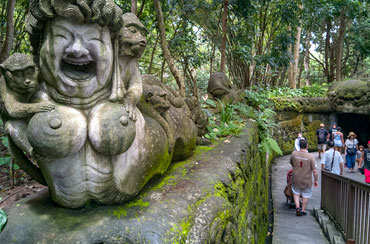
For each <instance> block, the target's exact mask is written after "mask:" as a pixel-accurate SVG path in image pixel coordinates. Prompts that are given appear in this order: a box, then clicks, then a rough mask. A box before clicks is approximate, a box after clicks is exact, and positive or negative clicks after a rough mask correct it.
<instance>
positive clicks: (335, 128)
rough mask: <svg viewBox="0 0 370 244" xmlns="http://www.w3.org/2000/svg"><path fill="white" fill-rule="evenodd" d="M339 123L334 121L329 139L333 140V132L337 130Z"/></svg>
mask: <svg viewBox="0 0 370 244" xmlns="http://www.w3.org/2000/svg"><path fill="white" fill-rule="evenodd" d="M337 131H338V129H337V123H333V124H332V126H331V128H330V129H329V135H328V138H327V139H328V140H330V141H333V132H337Z"/></svg>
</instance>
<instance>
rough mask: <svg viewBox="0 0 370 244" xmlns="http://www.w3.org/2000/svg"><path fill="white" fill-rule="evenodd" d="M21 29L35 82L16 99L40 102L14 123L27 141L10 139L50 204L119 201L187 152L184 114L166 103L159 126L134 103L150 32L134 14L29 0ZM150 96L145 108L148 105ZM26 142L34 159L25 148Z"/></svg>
mask: <svg viewBox="0 0 370 244" xmlns="http://www.w3.org/2000/svg"><path fill="white" fill-rule="evenodd" d="M27 31H28V32H29V33H30V40H31V44H32V47H33V53H34V56H35V60H36V62H37V65H36V66H37V67H35V68H37V69H40V76H39V82H40V86H39V88H38V90H37V92H35V94H32V96H28V97H27V98H26V99H23V100H22V101H18V102H22V103H25V105H27V106H29V105H31V104H32V106H34V107H38V108H39V109H36V110H32V111H31V113H32V114H34V115H33V116H32V117H31V118H29V117H30V115H31V114H27V116H22V117H21V120H22V121H21V124H22V126H18V127H17V128H16V130H17V133H18V134H21V135H27V136H26V138H27V140H26V141H24V140H19V141H16V140H15V139H14V138H13V136H10V139H11V140H10V143H11V152H12V156H13V157H14V158H15V159H16V161H17V162H18V161H19V162H20V163H19V164H20V165H21V166H22V167H23V168H24V169H25V170H26V171H27V172H28V173H30V174H31V176H33V177H34V178H35V179H37V180H39V181H40V182H43V181H45V182H46V184H47V185H48V186H49V191H50V195H51V197H52V199H53V200H54V201H55V202H56V203H58V204H59V205H61V206H64V207H70V208H76V207H80V206H83V205H84V204H86V203H87V202H89V201H95V202H97V203H99V204H118V203H122V202H124V201H127V200H129V199H131V198H133V197H134V196H136V195H137V193H138V192H139V191H140V190H141V189H142V188H143V187H144V185H145V184H146V183H147V182H148V181H149V180H150V179H151V178H152V177H153V176H154V175H156V174H163V173H164V172H165V171H166V169H167V168H168V166H169V164H170V162H171V160H172V159H177V158H178V159H180V158H183V157H185V156H189V154H190V153H191V151H192V150H193V149H194V147H195V141H196V135H197V128H196V126H195V124H194V123H193V121H192V120H191V118H190V115H187V114H186V113H185V114H182V112H181V111H179V110H178V108H175V107H174V106H172V105H171V107H170V108H168V109H167V110H169V111H170V110H173V111H172V112H171V115H170V116H166V115H164V113H161V117H162V118H163V119H164V120H166V121H165V122H166V123H164V122H163V119H162V118H158V116H157V115H153V114H151V113H142V112H141V111H140V110H139V109H138V108H137V106H136V105H137V103H138V101H139V100H140V98H141V96H142V93H143V85H142V80H141V75H140V73H139V69H138V64H137V59H138V58H139V57H140V56H141V55H142V53H143V51H144V48H145V46H146V40H145V32H146V29H145V27H144V26H143V25H142V23H141V22H140V21H139V19H138V18H137V17H136V16H135V15H133V14H124V15H122V12H121V10H120V8H119V7H118V6H117V5H115V4H114V2H113V0H92V1H87V0H81V1H75V0H31V1H30V12H29V14H28V17H27ZM22 68H23V69H24V68H25V67H22ZM8 69H9V70H11V68H8ZM2 83H4V81H2ZM1 85H2V87H3V88H4V89H3V90H5V88H6V87H8V88H7V90H9V89H12V88H11V87H10V86H9V84H8V83H6V84H1ZM162 90H163V89H162ZM4 93H5V94H10V96H13V97H15V96H14V95H11V94H13V93H16V92H13V93H11V92H8V91H7V92H4ZM30 95H31V94H30ZM147 95H148V94H146V97H145V98H144V99H143V98H141V102H143V103H145V105H144V106H141V107H146V106H152V105H153V104H151V100H150V99H149V98H148V96H147ZM14 99H15V100H19V99H18V98H14ZM27 103H29V104H27ZM5 109H6V110H7V113H8V114H9V116H10V120H9V121H12V120H13V119H14V118H15V116H12V113H11V112H12V111H11V109H10V110H9V109H8V108H7V106H5ZM147 110H150V109H147ZM154 110H156V109H155V108H154ZM167 110H166V111H167ZM176 116H177V117H176ZM13 139H14V140H13ZM13 142H14V143H13ZM27 143H28V144H27ZM26 144H27V145H26ZM26 147H30V148H29V150H27V151H29V152H30V154H31V156H32V158H33V160H32V161H33V162H32V161H30V160H28V158H27V157H25V155H24V154H23V149H24V148H26ZM182 147H184V148H182ZM27 151H26V152H27ZM35 162H37V165H38V167H36V166H35V165H34V164H35Z"/></svg>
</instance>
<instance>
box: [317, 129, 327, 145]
mask: <svg viewBox="0 0 370 244" xmlns="http://www.w3.org/2000/svg"><path fill="white" fill-rule="evenodd" d="M318 142H319V143H325V131H324V130H319V139H318Z"/></svg>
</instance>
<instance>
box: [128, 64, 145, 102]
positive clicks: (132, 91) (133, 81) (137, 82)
mask: <svg viewBox="0 0 370 244" xmlns="http://www.w3.org/2000/svg"><path fill="white" fill-rule="evenodd" d="M129 65H130V68H129V70H130V71H131V74H130V78H129V80H128V86H127V94H126V99H127V101H128V102H129V103H131V104H132V105H133V106H136V104H137V103H138V101H139V100H140V98H141V95H142V94H143V82H142V79H141V74H140V71H139V66H138V64H137V61H134V60H132V61H131V62H130V64H129Z"/></svg>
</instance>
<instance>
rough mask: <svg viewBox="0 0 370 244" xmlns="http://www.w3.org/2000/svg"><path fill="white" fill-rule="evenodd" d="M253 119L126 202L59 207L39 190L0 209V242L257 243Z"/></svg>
mask: <svg viewBox="0 0 370 244" xmlns="http://www.w3.org/2000/svg"><path fill="white" fill-rule="evenodd" d="M258 141H259V138H258V131H257V126H256V124H255V123H253V122H248V123H247V124H246V130H245V131H244V132H243V134H241V135H240V136H238V137H235V138H228V139H227V140H225V141H220V142H219V143H218V144H217V145H215V146H212V147H198V148H197V149H196V155H195V156H193V157H192V158H191V159H188V160H187V161H183V162H177V163H175V164H172V165H171V167H170V169H169V171H168V172H167V173H166V175H165V177H164V178H162V179H157V180H152V181H151V182H150V183H149V184H148V185H147V186H146V187H145V188H144V189H143V191H141V193H140V194H139V195H138V196H137V197H136V198H135V199H134V200H132V201H131V202H128V203H126V204H122V205H117V206H98V205H96V204H89V205H87V206H85V207H83V208H80V209H66V208H61V207H58V206H57V205H55V204H53V202H51V201H50V199H49V198H48V195H47V194H48V193H47V192H43V193H41V194H39V195H38V196H36V197H34V198H33V199H31V200H28V201H26V202H21V203H18V204H15V205H13V206H10V207H7V208H6V209H5V211H6V213H7V214H8V217H9V219H8V224H7V225H6V227H5V229H4V230H3V232H2V233H1V235H0V243H9V242H10V243H125V244H127V243H142V244H144V243H152V244H163V243H171V244H172V243H199V244H204V243H239V244H242V243H263V242H264V239H265V236H266V232H267V223H268V221H267V218H268V210H267V205H268V177H269V172H268V168H269V163H268V162H266V159H265V156H264V155H261V153H260V152H259V150H258Z"/></svg>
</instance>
